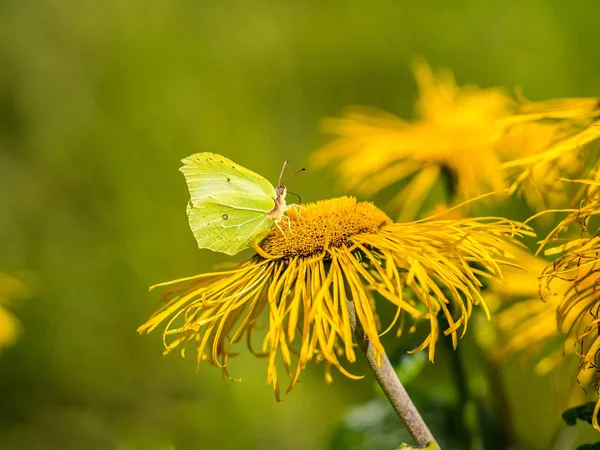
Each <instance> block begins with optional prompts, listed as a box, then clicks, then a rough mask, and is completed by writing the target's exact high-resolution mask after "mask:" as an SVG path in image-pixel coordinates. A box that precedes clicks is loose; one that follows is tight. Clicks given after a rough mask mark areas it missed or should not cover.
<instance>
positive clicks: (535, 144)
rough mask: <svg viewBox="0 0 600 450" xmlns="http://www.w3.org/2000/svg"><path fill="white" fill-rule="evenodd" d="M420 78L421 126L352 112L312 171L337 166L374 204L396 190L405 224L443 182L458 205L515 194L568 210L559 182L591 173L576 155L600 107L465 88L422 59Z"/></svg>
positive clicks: (373, 112) (599, 124) (395, 202)
mask: <svg viewBox="0 0 600 450" xmlns="http://www.w3.org/2000/svg"><path fill="white" fill-rule="evenodd" d="M414 72H415V77H416V80H417V85H418V88H419V94H420V96H419V99H418V101H417V104H416V106H415V112H416V115H417V117H418V118H417V119H416V120H414V121H412V122H405V121H403V120H402V119H400V118H398V117H396V116H394V115H392V114H388V113H385V112H382V111H379V110H377V109H374V108H373V109H368V108H352V109H350V110H348V112H347V113H346V114H345V115H344V116H343V117H341V118H330V119H327V120H326V121H325V122H324V129H325V131H326V132H327V133H329V134H331V135H332V136H334V139H333V140H332V141H331V142H330V143H328V144H327V145H325V146H324V147H323V148H321V149H320V150H319V151H317V152H316V153H315V155H314V157H313V164H314V165H315V166H317V167H323V166H327V165H331V166H333V165H335V166H336V168H337V170H338V172H339V174H340V177H341V183H342V185H343V188H344V189H350V190H354V191H355V192H357V193H359V194H360V195H363V196H366V197H369V196H372V195H374V194H375V193H378V192H381V191H383V190H384V189H386V188H389V187H392V186H395V185H398V186H399V190H398V192H397V193H396V194H395V196H394V197H393V198H392V200H391V203H390V208H391V209H392V210H394V211H400V215H399V220H402V221H406V220H411V219H413V218H415V217H416V216H417V214H418V213H419V210H420V208H421V206H422V204H423V202H424V200H425V199H426V198H427V196H428V195H429V193H430V192H431V190H432V189H433V188H434V187H435V186H436V184H439V181H440V178H441V177H442V175H445V176H446V178H447V180H448V181H449V182H450V188H449V189H448V194H449V199H448V201H449V203H450V204H457V203H461V202H463V201H465V200H468V199H471V198H474V197H478V196H480V195H483V194H486V193H489V192H493V191H497V190H501V189H504V188H507V187H509V186H510V187H512V191H513V192H514V191H517V190H519V192H520V193H521V194H522V195H523V196H524V197H525V199H526V201H527V202H528V203H529V204H530V205H531V206H533V207H535V208H537V209H538V210H539V209H541V208H542V207H548V205H553V206H555V205H559V204H564V202H565V201H566V199H567V198H568V197H569V196H568V193H566V192H564V190H562V186H561V185H556V181H557V179H558V178H559V177H560V176H561V175H565V174H567V175H572V174H577V173H581V172H582V171H583V169H584V167H585V160H582V158H581V157H580V155H579V154H578V153H577V152H576V151H577V150H581V149H582V148H583V147H584V146H585V145H586V144H587V143H589V142H592V141H594V140H595V139H597V138H598V137H599V136H600V121H598V119H599V117H600V116H599V114H600V109H599V106H598V100H596V99H560V100H550V101H544V102H528V101H525V100H523V99H520V100H519V101H518V102H517V101H515V100H513V99H512V98H511V97H509V96H508V95H506V94H505V92H504V91H502V90H501V89H497V88H488V89H480V88H477V87H475V86H460V87H459V86H457V85H456V82H455V81H454V78H453V77H452V74H451V72H449V71H442V72H440V73H439V74H438V75H437V76H435V75H434V74H433V73H432V71H431V69H430V67H429V66H428V65H427V64H426V63H425V62H423V61H419V62H417V63H416V64H415V66H414ZM401 183H403V184H401Z"/></svg>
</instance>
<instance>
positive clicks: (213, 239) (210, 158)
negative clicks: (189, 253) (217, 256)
mask: <svg viewBox="0 0 600 450" xmlns="http://www.w3.org/2000/svg"><path fill="white" fill-rule="evenodd" d="M181 162H183V167H181V169H179V170H181V171H182V172H183V175H184V176H185V180H186V182H187V185H188V189H189V191H190V197H191V198H190V201H189V203H188V205H187V214H188V219H189V223H190V228H191V229H192V232H193V233H194V237H195V238H196V241H197V242H198V247H200V248H207V249H209V250H213V251H215V252H222V253H226V254H228V255H235V254H236V253H239V252H240V251H242V250H244V249H245V248H248V247H250V246H251V245H252V244H253V242H254V241H255V240H258V239H259V238H260V237H261V235H262V237H264V235H266V234H267V232H269V231H270V230H272V229H273V228H274V227H275V226H279V222H280V221H281V220H282V219H283V218H284V217H286V218H287V216H285V213H286V211H288V210H289V209H291V208H294V207H297V206H298V205H287V204H286V202H285V195H286V193H287V189H286V187H285V186H284V185H283V184H282V183H281V175H283V171H284V169H285V166H286V164H287V162H288V161H286V162H285V163H284V165H283V169H282V170H281V175H280V176H279V182H278V186H277V188H275V187H274V186H273V185H272V184H271V183H269V181H267V180H266V179H265V178H263V177H261V176H260V175H258V174H257V173H254V172H252V171H251V170H248V169H246V168H245V167H242V166H240V165H238V164H236V163H234V162H233V161H231V160H229V159H227V158H225V157H224V156H221V155H217V154H215V153H196V154H195V155H191V156H188V157H187V158H185V159H183V160H182V161H181ZM302 170H304V169H299V170H297V171H296V172H294V174H292V176H293V175H295V174H296V173H298V172H300V171H302ZM290 178H291V177H290ZM288 179H289V178H288ZM288 220H289V219H288Z"/></svg>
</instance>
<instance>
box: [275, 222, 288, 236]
mask: <svg viewBox="0 0 600 450" xmlns="http://www.w3.org/2000/svg"><path fill="white" fill-rule="evenodd" d="M275 226H276V227H277V229H278V230H279V232H280V233H281V234H282V235H283V237H284V238H285V239H287V236H286V235H285V233H284V232H283V230H282V229H281V227H280V226H279V221H276V222H275Z"/></svg>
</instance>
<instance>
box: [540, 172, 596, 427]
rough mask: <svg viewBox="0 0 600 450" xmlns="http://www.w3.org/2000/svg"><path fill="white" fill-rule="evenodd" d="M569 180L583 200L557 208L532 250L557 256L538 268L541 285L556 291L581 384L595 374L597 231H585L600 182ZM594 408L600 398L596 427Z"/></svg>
mask: <svg viewBox="0 0 600 450" xmlns="http://www.w3.org/2000/svg"><path fill="white" fill-rule="evenodd" d="M596 173H597V172H596ZM570 184H573V185H575V186H577V185H578V186H579V187H580V190H579V192H581V193H582V198H584V199H583V200H582V201H581V203H580V205H579V207H578V208H572V209H566V210H562V212H567V213H568V215H567V217H565V218H564V219H563V220H562V221H561V222H559V224H558V225H557V226H556V227H555V228H554V229H553V230H552V231H551V232H550V233H549V235H548V236H547V237H546V238H545V239H543V240H542V241H541V243H540V247H539V250H538V251H542V250H544V249H545V250H544V254H545V255H548V256H550V255H552V256H554V255H558V257H557V258H556V259H555V260H554V261H553V262H552V263H550V264H548V265H547V266H546V267H545V268H544V270H543V272H542V274H541V278H542V281H543V283H542V286H546V288H547V289H548V290H550V291H556V290H559V291H560V292H561V298H560V302H559V304H558V306H557V311H556V317H557V323H558V328H559V330H560V331H562V332H564V333H566V334H567V335H568V337H569V339H571V340H572V342H573V343H574V344H573V347H574V353H575V354H576V355H577V356H578V357H579V369H578V372H577V378H578V380H579V382H580V383H581V384H582V385H584V386H585V385H587V384H589V381H590V380H591V379H592V378H593V376H594V375H595V376H596V377H598V376H599V375H598V374H599V373H600V361H599V359H598V358H599V355H600V318H599V317H600V296H599V295H598V292H599V288H600V235H599V234H598V230H593V231H591V232H590V230H589V226H590V223H592V221H593V220H594V219H595V218H597V217H598V216H600V195H599V192H598V189H599V187H600V183H599V182H598V180H597V179H594V180H574V181H573V182H570ZM572 228H576V229H577V231H578V237H577V238H574V239H569V238H565V237H560V234H561V233H565V232H572V231H575V230H572ZM595 385H596V389H598V384H597V383H595ZM599 411H600V399H599V400H598V403H597V404H596V408H595V412H594V420H593V425H594V427H595V428H597V429H598V430H600V426H599V424H598V420H597V414H598V412H599Z"/></svg>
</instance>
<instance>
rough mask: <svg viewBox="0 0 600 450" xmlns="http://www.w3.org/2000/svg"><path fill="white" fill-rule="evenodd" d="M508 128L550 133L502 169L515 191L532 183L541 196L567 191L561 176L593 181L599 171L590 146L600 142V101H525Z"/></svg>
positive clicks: (590, 99)
mask: <svg viewBox="0 0 600 450" xmlns="http://www.w3.org/2000/svg"><path fill="white" fill-rule="evenodd" d="M505 125H506V127H507V130H509V132H510V130H513V129H520V128H521V129H522V128H523V127H526V128H527V127H536V128H539V127H543V128H545V129H547V130H548V132H549V135H548V139H542V140H541V141H539V142H538V145H537V148H536V149H535V151H529V152H524V153H523V154H522V157H517V158H514V159H512V160H511V161H507V162H505V163H504V164H503V166H502V169H503V170H506V171H507V172H509V173H511V179H513V183H512V190H513V191H514V190H517V189H519V188H522V186H523V184H524V183H525V182H529V184H530V186H532V187H533V188H534V189H537V190H538V191H539V192H540V193H541V195H547V193H548V192H549V190H550V191H554V192H556V191H557V190H558V191H559V192H564V189H563V187H564V185H559V184H557V183H556V181H557V180H558V179H559V178H560V177H561V176H564V177H568V178H577V177H579V178H591V177H592V174H593V173H595V172H596V171H597V170H598V155H597V148H595V149H594V148H593V147H592V146H591V145H590V144H592V143H594V142H595V141H598V139H600V100H599V99H597V98H565V99H555V100H547V101H539V102H523V103H521V104H520V105H519V107H518V109H517V110H516V111H515V113H514V114H513V115H512V116H511V117H509V118H508V119H507V120H506V122H505ZM567 196H568V197H569V199H570V200H575V201H579V200H581V198H582V197H578V196H574V195H572V193H570V192H569V193H568V195H567ZM546 204H552V203H549V202H547V203H546Z"/></svg>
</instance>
